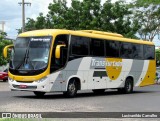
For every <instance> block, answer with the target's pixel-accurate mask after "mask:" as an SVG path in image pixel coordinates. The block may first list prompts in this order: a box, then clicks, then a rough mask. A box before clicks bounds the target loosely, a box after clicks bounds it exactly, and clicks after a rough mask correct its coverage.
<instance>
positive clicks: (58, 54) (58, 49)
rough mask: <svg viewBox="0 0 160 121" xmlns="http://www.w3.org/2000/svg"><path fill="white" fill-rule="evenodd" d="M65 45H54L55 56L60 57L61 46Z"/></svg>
mask: <svg viewBox="0 0 160 121" xmlns="http://www.w3.org/2000/svg"><path fill="white" fill-rule="evenodd" d="M65 46H66V45H57V46H56V51H55V58H56V59H60V55H61V47H65Z"/></svg>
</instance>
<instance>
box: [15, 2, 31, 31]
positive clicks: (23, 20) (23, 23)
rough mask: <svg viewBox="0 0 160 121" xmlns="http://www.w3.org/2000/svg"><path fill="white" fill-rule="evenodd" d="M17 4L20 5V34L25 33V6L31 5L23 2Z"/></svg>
mask: <svg viewBox="0 0 160 121" xmlns="http://www.w3.org/2000/svg"><path fill="white" fill-rule="evenodd" d="M18 4H19V5H22V32H24V31H25V5H27V6H31V3H30V2H24V0H22V2H19V3H18Z"/></svg>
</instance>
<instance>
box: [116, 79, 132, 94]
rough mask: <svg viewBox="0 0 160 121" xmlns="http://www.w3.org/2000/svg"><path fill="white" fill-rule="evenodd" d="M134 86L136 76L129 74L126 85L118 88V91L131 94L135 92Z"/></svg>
mask: <svg viewBox="0 0 160 121" xmlns="http://www.w3.org/2000/svg"><path fill="white" fill-rule="evenodd" d="M133 86H134V78H133V77H132V76H128V77H127V78H126V80H125V83H124V87H123V88H118V92H120V93H125V94H129V93H132V92H133Z"/></svg>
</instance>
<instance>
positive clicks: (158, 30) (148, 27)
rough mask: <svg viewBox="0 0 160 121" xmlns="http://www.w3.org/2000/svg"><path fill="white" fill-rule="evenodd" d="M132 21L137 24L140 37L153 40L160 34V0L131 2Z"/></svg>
mask: <svg viewBox="0 0 160 121" xmlns="http://www.w3.org/2000/svg"><path fill="white" fill-rule="evenodd" d="M132 8H133V10H134V21H137V23H138V24H139V27H140V28H139V30H138V34H139V35H140V38H141V39H144V40H148V41H153V39H154V38H155V37H156V36H160V21H159V20H160V14H159V13H160V1H159V0H136V1H135V2H134V3H133V4H132Z"/></svg>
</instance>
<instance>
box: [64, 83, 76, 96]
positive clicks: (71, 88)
mask: <svg viewBox="0 0 160 121" xmlns="http://www.w3.org/2000/svg"><path fill="white" fill-rule="evenodd" d="M77 87H78V85H77V83H76V80H70V81H69V83H68V88H67V91H66V92H63V94H64V96H65V97H69V98H71V97H74V96H76V94H77V89H78V88H77Z"/></svg>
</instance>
